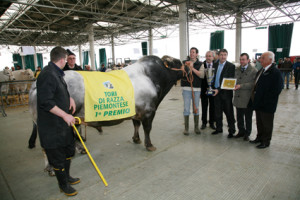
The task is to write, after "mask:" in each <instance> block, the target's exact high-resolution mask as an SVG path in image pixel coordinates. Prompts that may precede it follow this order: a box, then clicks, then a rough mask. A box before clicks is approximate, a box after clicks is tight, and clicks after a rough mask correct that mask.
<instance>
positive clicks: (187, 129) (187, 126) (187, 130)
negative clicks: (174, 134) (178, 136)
mask: <svg viewBox="0 0 300 200" xmlns="http://www.w3.org/2000/svg"><path fill="white" fill-rule="evenodd" d="M183 134H184V135H189V116H184V131H183Z"/></svg>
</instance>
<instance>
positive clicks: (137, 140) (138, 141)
mask: <svg viewBox="0 0 300 200" xmlns="http://www.w3.org/2000/svg"><path fill="white" fill-rule="evenodd" d="M132 141H133V142H134V143H135V144H141V143H142V141H141V140H140V138H138V137H137V138H135V137H132Z"/></svg>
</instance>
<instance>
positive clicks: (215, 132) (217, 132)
mask: <svg viewBox="0 0 300 200" xmlns="http://www.w3.org/2000/svg"><path fill="white" fill-rule="evenodd" d="M219 133H223V131H217V130H216V131H214V132H212V133H211V134H212V135H217V134H219Z"/></svg>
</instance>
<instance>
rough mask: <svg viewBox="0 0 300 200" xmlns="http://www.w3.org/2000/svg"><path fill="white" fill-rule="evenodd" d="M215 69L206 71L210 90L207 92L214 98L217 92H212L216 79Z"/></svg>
mask: <svg viewBox="0 0 300 200" xmlns="http://www.w3.org/2000/svg"><path fill="white" fill-rule="evenodd" d="M214 70H215V69H214V68H210V69H206V70H205V73H206V80H207V84H208V89H207V92H206V95H207V96H212V95H214V94H215V92H214V91H213V90H212V87H211V85H212V81H213V79H214Z"/></svg>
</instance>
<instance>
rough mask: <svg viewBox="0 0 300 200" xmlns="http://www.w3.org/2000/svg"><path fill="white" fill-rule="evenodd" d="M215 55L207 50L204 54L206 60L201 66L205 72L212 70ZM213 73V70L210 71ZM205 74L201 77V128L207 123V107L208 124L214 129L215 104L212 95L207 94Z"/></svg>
mask: <svg viewBox="0 0 300 200" xmlns="http://www.w3.org/2000/svg"><path fill="white" fill-rule="evenodd" d="M214 57H215V52H213V51H208V52H206V54H205V58H206V60H205V61H204V62H203V64H202V65H203V67H204V68H205V69H206V71H207V72H209V71H213V64H214V63H213V60H214ZM212 73H213V72H212ZM207 75H208V73H205V76H204V79H202V80H201V81H202V83H201V94H200V97H201V107H202V126H201V129H205V128H206V124H207V110H208V107H209V126H210V127H211V128H212V129H214V130H215V129H216V127H215V105H214V97H213V96H212V95H210V96H209V95H207V89H208V82H207Z"/></svg>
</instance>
